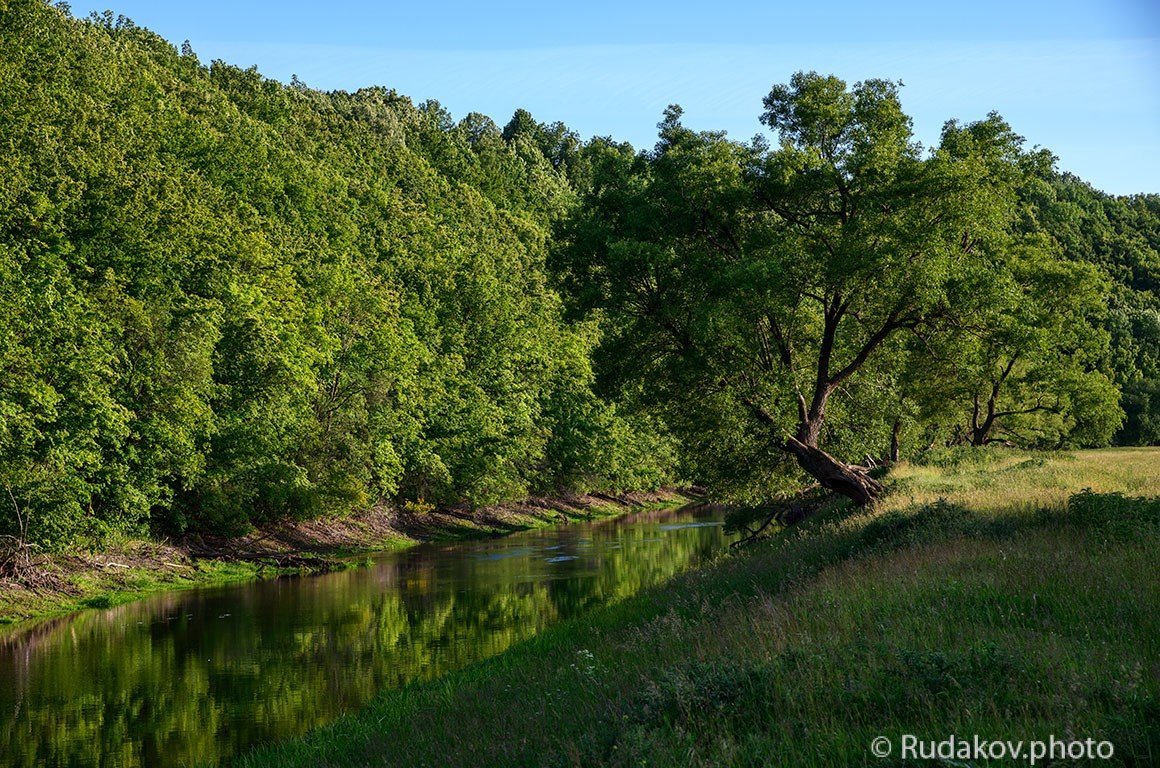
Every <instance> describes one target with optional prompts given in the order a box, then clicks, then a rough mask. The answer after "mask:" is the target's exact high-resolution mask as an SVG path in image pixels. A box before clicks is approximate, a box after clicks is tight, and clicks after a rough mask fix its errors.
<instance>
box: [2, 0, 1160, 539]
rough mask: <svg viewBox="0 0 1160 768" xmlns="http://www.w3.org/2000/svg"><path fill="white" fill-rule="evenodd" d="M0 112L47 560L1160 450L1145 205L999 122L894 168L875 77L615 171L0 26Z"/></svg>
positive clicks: (21, 455) (29, 511) (221, 72)
mask: <svg viewBox="0 0 1160 768" xmlns="http://www.w3.org/2000/svg"><path fill="white" fill-rule="evenodd" d="M0 104H2V105H3V107H2V109H0V136H3V137H4V138H5V140H4V141H3V142H2V143H0V169H3V173H2V174H0V485H2V486H3V495H4V497H5V498H4V500H3V502H4V503H2V504H0V533H5V534H9V535H15V536H19V537H21V538H22V539H25V540H27V541H32V542H36V543H38V544H40V545H41V546H64V545H69V544H78V543H83V542H86V541H99V540H102V539H104V538H106V537H108V536H114V535H121V534H129V535H141V534H144V533H153V534H163V535H178V534H181V533H183V532H185V531H187V530H214V531H220V532H235V531H241V530H244V529H246V528H247V527H249V526H251V525H254V524H261V523H265V522H270V521H274V520H278V519H284V518H306V517H313V516H318V515H323V514H341V513H347V512H350V511H352V510H357V509H359V508H364V507H366V506H368V505H370V504H374V503H378V502H380V501H384V500H386V501H393V502H405V501H419V500H422V501H423V502H424V503H442V504H454V503H467V504H486V503H493V502H498V501H502V500H505V499H513V498H518V497H521V496H524V495H527V494H529V493H559V492H573V491H590V490H605V491H612V490H626V489H636V488H646V487H655V486H656V485H659V484H664V483H672V482H677V481H685V482H695V483H700V484H705V485H707V486H708V487H709V488H710V489H711V490H712V491H713V492H714V493H716V494H718V495H721V496H727V497H737V498H748V497H754V498H756V497H767V496H769V495H771V494H775V493H778V492H782V491H785V490H788V489H791V488H793V487H797V486H798V485H800V483H801V482H802V474H801V470H804V471H805V472H807V473H808V474H811V475H813V476H814V477H816V478H818V479H819V480H821V481H822V482H823V483H824V484H826V485H829V486H830V487H833V488H836V489H838V490H841V491H843V492H846V493H848V494H850V495H852V496H854V497H855V498H858V499H859V500H868V499H869V498H871V497H872V496H873V495H874V494H875V493H876V492H877V487H876V481H875V480H873V478H871V477H870V476H869V475H868V474H867V473H866V472H865V471H864V470H863V467H862V466H861V465H862V464H864V463H865V459H866V458H867V457H870V458H873V459H890V458H892V457H893V458H897V457H899V456H907V455H913V454H915V453H917V452H920V451H922V450H926V449H929V448H930V447H932V446H939V445H946V444H953V443H971V444H987V443H992V442H996V441H999V442H1009V443H1014V444H1018V445H1028V446H1044V447H1054V446H1076V445H1102V444H1107V443H1108V442H1110V441H1115V442H1118V443H1155V442H1158V441H1160V299H1158V296H1157V293H1158V290H1160V255H1158V253H1160V242H1157V240H1158V238H1160V234H1158V231H1160V229H1158V227H1157V222H1158V221H1160V210H1158V207H1160V198H1158V197H1157V196H1155V195H1142V196H1136V197H1128V198H1125V197H1111V196H1107V195H1104V194H1102V193H1100V192H1098V191H1096V190H1094V189H1092V188H1091V187H1090V186H1089V185H1087V184H1085V183H1084V182H1082V181H1081V180H1079V179H1076V178H1074V177H1072V176H1069V175H1067V174H1065V173H1061V172H1059V171H1058V169H1057V168H1056V164H1055V160H1054V158H1053V157H1052V156H1051V155H1050V154H1049V153H1048V152H1046V151H1044V150H1038V149H1034V150H1027V149H1025V148H1024V146H1023V143H1022V140H1021V139H1020V138H1019V137H1018V136H1017V135H1016V134H1015V133H1014V131H1013V130H1012V129H1011V127H1010V126H1008V125H1007V124H1006V123H1005V122H1004V121H1003V120H1002V119H1001V118H1000V117H999V116H998V115H990V116H987V117H986V118H984V119H982V120H980V121H978V122H974V123H967V124H959V123H954V122H952V123H948V124H947V126H946V128H945V130H944V132H943V135H942V139H941V142H940V144H939V146H937V147H934V148H930V149H926V148H922V147H920V146H918V145H917V144H916V143H915V142H914V140H913V138H912V136H911V135H910V122H909V119H908V118H907V117H906V115H905V114H904V113H903V111H902V109H901V107H900V104H899V100H898V93H897V86H895V85H894V84H893V83H890V82H888V81H879V80H867V81H864V82H862V83H858V84H856V85H854V86H852V87H850V86H847V85H846V84H845V83H843V82H841V81H839V80H837V79H835V78H830V77H823V76H819V75H816V74H813V73H801V74H799V75H797V76H795V77H794V78H793V80H792V81H791V82H790V83H788V84H785V85H780V86H775V87H774V89H773V90H772V91H771V92H770V94H769V96H768V98H767V99H766V102H765V112H764V115H763V120H764V121H765V123H766V124H767V125H768V126H769V128H770V130H771V135H772V136H773V137H774V140H775V141H776V145H772V144H770V143H769V142H768V141H766V140H760V139H756V140H754V141H753V142H750V143H740V142H734V141H731V140H729V139H728V138H727V137H726V136H725V135H724V134H723V133H715V132H694V131H691V130H689V129H687V128H685V127H684V126H683V125H682V123H681V113H680V110H679V108H675V107H673V108H670V109H669V110H668V111H667V112H666V114H665V115H664V119H663V121H662V122H661V124H660V126H659V128H660V134H659V140H658V143H657V145H656V146H655V147H654V148H652V149H650V150H645V151H636V150H634V149H633V148H632V147H631V146H629V145H627V144H623V143H618V142H616V141H614V140H612V139H609V138H601V137H597V138H594V139H591V140H588V141H582V140H581V139H580V137H579V136H577V135H576V134H575V132H573V131H571V130H569V129H568V128H567V126H565V125H563V124H561V123H551V124H549V123H540V122H537V121H536V120H535V119H534V118H533V117H532V116H531V115H530V114H529V113H527V112H526V111H523V110H520V111H517V112H516V114H515V115H514V116H513V117H512V119H511V120H510V121H509V122H508V123H507V124H506V125H505V126H504V127H502V128H500V127H499V126H498V125H497V124H496V123H494V122H493V121H492V120H490V119H489V118H487V117H486V116H483V115H480V114H475V113H473V114H469V115H467V116H466V117H464V118H462V119H461V120H458V121H456V120H455V119H454V118H453V117H452V116H451V115H450V114H449V113H448V112H447V110H446V109H444V108H443V107H441V106H440V105H439V104H438V103H437V102H434V101H428V102H423V103H420V104H415V103H413V102H412V101H411V100H409V99H407V98H406V97H403V96H401V95H399V94H397V93H395V92H394V91H391V90H388V89H385V88H367V89H363V90H360V91H357V92H354V93H348V92H343V91H337V92H331V93H323V92H320V91H317V90H313V89H311V88H309V87H308V86H307V85H305V84H303V83H301V82H300V81H298V80H297V78H295V79H294V80H293V81H292V82H291V83H290V84H289V85H283V84H280V83H277V82H275V81H272V80H269V79H266V78H263V77H262V76H261V75H260V74H259V73H258V72H257V71H256V70H255V69H253V68H251V69H248V70H246V69H240V68H238V67H234V66H231V65H229V64H227V63H225V62H221V61H215V62H212V63H210V64H208V65H206V64H203V63H202V62H201V61H200V60H199V59H198V57H197V55H196V53H195V52H194V51H193V50H192V48H191V47H190V46H188V45H185V46H182V48H181V49H180V50H178V49H175V48H174V47H173V46H172V45H170V44H169V43H168V42H166V41H164V40H162V39H161V38H159V37H158V36H156V35H154V34H153V33H151V32H149V31H148V30H145V29H142V28H139V27H137V26H136V25H134V24H133V23H132V22H130V21H129V20H127V19H124V18H120V17H117V18H115V17H113V16H112V14H105V15H100V16H98V15H94V16H92V17H90V18H88V19H85V20H78V19H74V18H72V17H71V16H70V14H69V13H68V10H67V7H61V6H53V5H50V4H48V3H46V2H44V1H43V0H9V2H6V3H4V4H3V11H2V13H0ZM836 457H841V458H836Z"/></svg>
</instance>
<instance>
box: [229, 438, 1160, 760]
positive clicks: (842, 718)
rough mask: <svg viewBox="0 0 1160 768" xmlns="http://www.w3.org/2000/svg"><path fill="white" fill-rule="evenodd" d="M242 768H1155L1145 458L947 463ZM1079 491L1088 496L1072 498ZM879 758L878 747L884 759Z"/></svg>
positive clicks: (1136, 453)
mask: <svg viewBox="0 0 1160 768" xmlns="http://www.w3.org/2000/svg"><path fill="white" fill-rule="evenodd" d="M939 462H940V463H942V464H944V466H917V465H908V464H904V465H902V466H900V467H898V468H897V469H896V471H895V473H894V475H893V477H892V479H891V480H890V486H891V493H890V494H889V495H888V497H887V498H886V499H885V500H884V501H883V503H882V504H881V506H880V507H879V508H878V509H876V510H874V511H869V512H859V511H853V510H851V509H849V508H848V507H847V508H842V509H838V510H833V511H831V512H828V513H825V514H823V515H822V516H821V517H818V518H815V519H810V520H807V521H806V522H805V523H803V524H801V525H800V526H799V527H795V528H793V529H789V530H786V531H783V532H781V533H779V534H777V535H775V536H773V537H771V538H770V539H769V540H767V541H764V542H761V543H757V544H754V545H751V546H749V547H747V548H746V549H745V550H743V551H741V552H738V553H735V554H733V555H729V556H725V557H722V558H721V559H720V560H719V561H718V562H716V563H714V564H713V565H712V566H710V567H707V568H704V569H702V570H698V571H696V572H691V573H688V574H685V575H683V576H680V577H678V578H676V579H674V580H673V581H672V582H670V583H669V584H668V585H666V586H664V587H662V588H658V589H655V590H652V591H650V592H647V593H645V594H642V595H640V596H637V597H634V598H633V599H631V600H629V601H626V602H625V603H622V604H620V605H617V606H614V607H611V608H608V609H604V610H601V611H598V612H596V613H594V614H591V615H589V616H588V617H586V618H584V619H582V620H579V621H575V622H572V623H570V624H567V625H564V626H561V627H558V628H555V629H552V630H549V631H547V632H545V633H544V634H543V635H540V636H539V637H537V638H535V639H533V640H531V641H529V642H527V643H525V644H523V645H521V646H518V647H517V648H516V649H514V650H512V651H509V652H508V653H505V654H504V655H502V656H500V657H497V658H495V659H492V660H490V661H487V662H484V663H482V664H479V665H477V666H474V667H471V668H469V669H466V670H464V671H462V672H460V673H456V674H453V675H451V676H449V677H448V678H445V679H444V680H441V681H438V682H434V683H427V684H420V685H416V686H412V687H409V688H406V689H404V690H402V691H397V692H392V693H388V694H386V695H384V696H383V697H382V698H380V699H379V700H378V701H377V702H376V703H375V704H374V705H372V706H371V707H370V708H368V709H367V710H365V711H363V712H360V713H358V714H355V715H353V716H350V717H347V718H344V719H342V720H340V721H338V722H336V723H335V724H334V725H333V726H330V727H328V728H324V729H321V730H319V731H317V732H316V733H314V734H312V735H310V736H309V737H307V738H305V739H303V740H298V741H293V742H289V743H286V744H282V745H274V746H271V747H269V748H268V749H265V750H260V751H258V752H256V753H254V754H252V755H250V756H248V757H246V758H245V759H243V760H240V761H239V763H238V764H239V765H243V766H264V765H289V766H293V765H304V766H305V765H317V764H320V763H325V764H327V765H336V766H338V765H394V764H398V765H404V764H405V765H480V764H496V765H499V764H503V765H625V766H627V765H640V764H642V763H645V764H648V765H682V766H685V765H700V766H716V765H809V766H835V767H836V766H847V765H859V764H866V763H871V762H874V763H876V762H878V761H879V758H877V757H875V756H874V755H873V754H872V753H871V752H870V749H871V744H872V742H874V740H875V739H876V738H879V737H883V738H886V739H888V740H889V741H890V743H891V745H892V748H893V749H894V750H898V749H900V748H901V746H902V744H903V741H902V740H903V737H906V736H914V737H916V738H917V739H921V740H924V741H944V740H946V739H947V738H948V737H949V736H952V735H954V736H957V737H960V738H967V739H970V738H971V737H973V736H978V737H980V738H981V739H985V740H1010V741H1013V742H1014V741H1019V740H1024V741H1026V742H1028V746H1027V748H1028V749H1029V748H1030V744H1029V742H1031V741H1033V740H1041V741H1043V742H1048V740H1049V738H1051V737H1053V736H1054V737H1055V738H1056V739H1060V740H1065V741H1066V740H1076V739H1078V740H1084V739H1087V738H1092V739H1095V740H1096V741H1097V742H1098V741H1108V742H1110V743H1111V744H1112V745H1113V747H1114V749H1115V760H1116V761H1118V762H1119V764H1126V765H1153V764H1155V763H1156V761H1157V760H1158V759H1160V729H1158V727H1157V723H1160V718H1158V714H1160V679H1158V678H1157V675H1156V670H1155V660H1156V659H1157V658H1160V612H1157V611H1156V610H1155V608H1156V606H1157V605H1160V579H1157V576H1156V573H1155V556H1154V553H1155V551H1156V547H1157V545H1160V472H1157V468H1158V467H1160V451H1157V450H1156V449H1119V450H1102V451H1084V452H1078V453H1065V454H1023V453H1015V452H1005V451H1004V452H994V453H992V454H988V456H987V458H984V459H983V460H982V461H977V460H970V459H968V458H967V456H965V455H960V456H958V457H955V456H954V454H953V453H952V454H947V455H944V456H943V457H941V459H940V460H939ZM1085 489H1091V490H1090V491H1089V490H1085ZM897 756H898V752H897V751H895V757H897Z"/></svg>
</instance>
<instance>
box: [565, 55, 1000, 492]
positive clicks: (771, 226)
mask: <svg viewBox="0 0 1160 768" xmlns="http://www.w3.org/2000/svg"><path fill="white" fill-rule="evenodd" d="M762 120H763V122H764V123H765V124H766V125H767V126H769V128H771V129H772V130H773V131H774V133H775V134H776V139H777V144H776V146H770V144H769V143H768V142H767V141H765V140H763V139H762V138H760V137H759V138H756V139H754V141H753V142H752V143H750V144H740V143H736V142H732V141H729V140H727V139H726V137H725V135H724V134H723V133H714V132H695V131H692V130H690V129H688V128H686V127H684V126H683V125H682V123H681V110H680V108H679V107H670V108H669V109H668V110H667V112H666V114H665V118H664V120H663V121H662V122H661V123H660V126H659V127H660V138H659V141H658V143H657V145H656V147H655V149H654V150H653V151H651V152H642V153H640V154H636V155H634V154H633V153H632V151H631V150H630V149H628V148H626V147H625V146H623V145H615V144H612V143H611V142H607V141H596V142H593V143H591V144H590V145H589V146H588V147H587V148H586V152H587V158H586V159H587V161H588V162H589V163H590V165H591V178H590V182H589V187H588V189H587V190H585V195H586V198H585V201H584V204H583V205H581V206H580V207H579V212H578V213H577V214H576V216H575V217H574V218H573V220H572V221H571V223H570V226H569V229H568V231H566V232H565V233H564V235H565V236H564V242H565V243H566V245H565V246H564V247H563V248H562V249H561V250H560V251H559V253H558V254H557V262H556V264H557V269H558V270H559V272H560V273H561V274H562V275H563V279H564V280H566V281H567V282H568V283H569V287H570V289H571V291H572V293H573V295H575V296H577V297H579V298H578V300H579V302H580V303H581V304H582V306H583V307H584V308H586V309H588V310H590V311H595V312H596V313H597V315H598V316H599V317H601V318H602V320H603V322H604V328H605V341H604V354H605V359H606V360H607V361H608V363H609V364H610V365H609V367H610V370H612V371H613V373H614V374H615V373H617V372H619V376H616V375H614V376H613V377H612V378H613V380H620V381H626V380H632V381H636V382H637V386H639V387H642V388H643V389H644V390H645V396H646V397H648V398H650V399H652V400H653V401H655V402H656V403H658V404H659V405H661V406H662V407H665V408H666V416H667V419H668V421H669V422H670V424H671V425H672V426H673V428H674V429H675V430H677V431H678V432H680V433H681V434H682V435H683V436H684V437H685V439H686V441H687V442H688V443H689V444H690V445H692V446H693V447H694V450H700V451H701V453H702V456H704V455H707V454H713V453H714V452H716V453H717V456H716V459H715V461H716V462H717V464H719V465H725V466H726V468H728V469H731V471H733V472H735V473H736V472H743V471H745V470H746V469H748V468H750V467H752V466H753V465H754V464H759V463H761V462H768V463H779V462H780V463H782V464H784V460H785V459H786V458H791V457H792V459H795V460H796V462H797V464H798V465H799V466H800V468H801V469H803V470H805V472H807V473H808V474H809V475H812V476H813V477H814V478H816V479H817V480H818V481H819V482H820V483H821V484H822V485H823V486H825V487H827V488H830V489H832V490H835V491H837V492H839V493H842V494H845V495H846V496H849V497H850V498H851V499H854V500H855V501H856V502H858V503H863V504H864V503H867V502H869V501H871V500H872V499H873V498H874V497H875V496H876V495H877V494H879V493H880V491H881V486H880V485H879V483H878V482H877V481H875V480H874V479H873V478H871V477H870V476H869V475H868V474H867V473H866V472H865V471H864V470H863V468H862V467H860V466H857V465H854V464H850V463H847V462H846V461H843V460H841V459H839V458H836V457H835V456H834V455H831V452H833V453H835V454H838V455H847V457H848V458H860V457H862V456H865V455H866V454H867V453H870V452H878V453H880V451H877V449H874V448H873V447H872V446H873V445H878V446H884V445H885V444H886V443H888V442H889V439H890V438H889V433H890V429H891V425H892V424H894V423H895V422H896V404H897V402H898V392H897V391H895V388H896V386H897V382H898V378H899V377H898V376H897V375H896V374H897V371H896V370H895V367H896V366H897V365H898V364H899V360H900V356H901V354H900V350H901V346H902V343H903V339H904V338H906V337H911V338H912V339H913V338H914V337H918V338H920V339H921V338H923V337H927V336H929V337H935V336H938V335H940V334H945V333H947V332H953V331H954V329H955V328H959V327H968V326H971V325H972V323H975V322H977V321H976V319H975V318H976V316H978V315H980V310H981V309H982V308H984V307H986V306H987V305H988V303H989V296H990V294H991V293H992V290H993V289H992V286H993V284H994V280H993V275H994V274H996V273H997V272H1001V271H1003V270H1005V269H1007V266H1006V261H1005V260H1006V255H1005V253H1004V247H1003V246H1004V244H1005V243H1006V242H1007V236H1008V232H1009V231H1010V229H1011V226H1012V223H1013V221H1014V216H1015V212H1016V198H1015V188H1016V174H1015V171H1014V169H1012V168H1011V167H1009V166H1010V165H1011V163H1010V161H1009V158H1010V157H1012V156H1013V155H1012V152H1011V151H1009V148H1005V147H1001V146H998V145H997V143H996V142H995V141H994V140H988V141H980V142H978V146H977V147H973V146H972V145H971V142H970V141H968V140H967V139H964V137H963V136H961V135H960V132H958V131H954V132H953V135H954V139H955V141H954V147H953V151H951V150H948V148H946V147H942V146H940V147H937V148H934V149H932V150H929V151H926V150H924V149H923V148H922V147H921V146H920V145H919V144H917V143H916V142H915V141H914V139H913V137H912V134H911V122H910V119H909V118H908V117H907V116H906V115H905V114H904V113H903V111H902V108H901V105H900V103H899V99H898V91H897V88H896V85H895V84H894V83H891V82H888V81H884V80H867V81H865V82H861V83H858V84H856V85H854V86H853V87H847V85H846V84H845V83H844V82H843V81H841V80H839V79H838V78H836V77H825V76H821V75H818V74H816V73H798V74H796V75H794V77H793V78H792V79H791V81H790V82H789V83H788V84H786V85H778V86H775V87H774V88H773V89H772V90H771V91H770V93H769V95H768V96H767V97H766V99H765V112H764V114H763V115H762ZM988 120H990V121H993V122H995V123H996V124H999V125H1001V121H1000V120H999V118H998V117H997V116H994V115H992V116H991V117H989V118H988ZM953 127H954V124H948V129H951V128H953ZM983 133H987V132H983ZM998 133H1000V134H1001V133H1002V132H1001V131H1000V132H998ZM1008 133H1009V131H1008ZM1012 136H1013V134H1012ZM1014 138H1015V139H1017V137H1014ZM823 446H824V448H825V449H824V448H823ZM712 463H713V461H706V462H705V464H706V465H707V464H712ZM723 474H724V473H723Z"/></svg>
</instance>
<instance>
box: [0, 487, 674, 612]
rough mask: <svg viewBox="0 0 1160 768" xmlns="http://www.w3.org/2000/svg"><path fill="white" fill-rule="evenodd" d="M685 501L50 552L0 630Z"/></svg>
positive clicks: (431, 517)
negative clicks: (169, 593)
mask: <svg viewBox="0 0 1160 768" xmlns="http://www.w3.org/2000/svg"><path fill="white" fill-rule="evenodd" d="M687 501H688V499H687V498H685V497H684V496H681V495H680V494H678V493H676V492H671V491H660V492H652V493H637V494H628V495H623V496H577V497H572V498H557V499H549V498H533V499H528V500H525V501H523V502H514V503H510V504H502V505H497V506H493V507H483V508H479V509H474V510H469V509H465V508H446V509H432V508H425V507H415V508H411V509H402V510H400V509H396V508H393V507H378V508H375V509H372V510H367V511H365V512H363V513H361V514H358V515H352V516H349V517H345V518H330V519H322V520H308V521H303V522H297V523H287V524H282V525H279V526H274V527H270V528H266V529H261V530H256V531H254V532H252V533H250V534H248V535H246V536H241V537H236V538H224V537H212V536H199V537H190V538H187V539H186V540H183V541H181V542H179V543H176V544H171V543H162V542H156V541H132V540H131V541H125V542H121V543H118V544H116V545H113V546H108V547H105V548H102V549H101V550H99V551H95V552H94V551H86V552H69V553H61V554H54V555H46V556H42V557H40V558H37V562H36V564H35V566H34V567H33V568H31V569H28V570H27V572H25V573H23V574H22V575H21V578H20V579H8V580H5V579H0V625H14V624H22V623H26V622H29V621H32V620H36V619H43V618H48V617H51V616H57V615H60V614H64V613H71V612H73V611H77V610H82V609H84V608H108V607H111V606H114V605H121V604H123V603H127V602H131V601H133V600H137V599H139V598H141V597H144V596H146V595H148V594H151V593H155V592H161V591H166V590H174V589H188V588H191V587H202V586H210V585H215V584H226V583H231V582H243V581H252V580H254V579H260V578H271V577H276V576H282V575H286V574H294V573H308V572H311V571H322V570H334V569H336V568H346V567H352V566H354V565H357V564H359V563H361V562H362V558H361V557H360V556H364V555H366V554H368V553H371V552H381V551H384V550H389V549H399V548H403V547H408V546H411V545H414V544H417V543H420V542H424V541H457V540H464V539H471V538H484V537H488V536H501V535H504V534H508V533H513V532H515V531H521V530H528V529H530V528H541V527H545V526H549V525H557V524H563V523H568V522H574V521H579V520H592V519H597V518H604V517H612V516H615V515H619V514H623V513H624V512H626V511H628V510H630V509H640V508H646V507H652V508H663V507H666V506H676V505H679V504H683V503H686V502H687Z"/></svg>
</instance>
